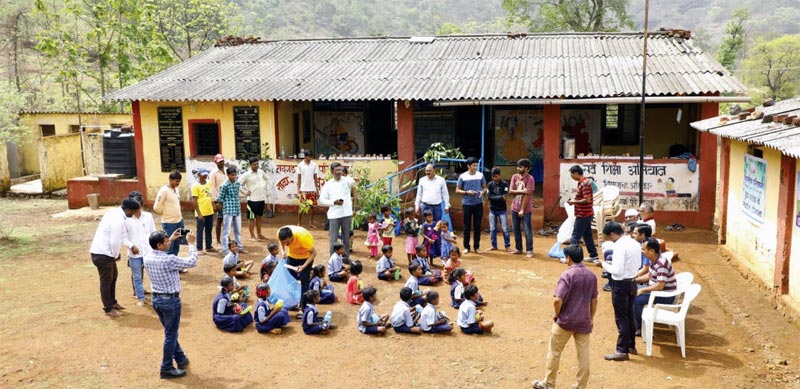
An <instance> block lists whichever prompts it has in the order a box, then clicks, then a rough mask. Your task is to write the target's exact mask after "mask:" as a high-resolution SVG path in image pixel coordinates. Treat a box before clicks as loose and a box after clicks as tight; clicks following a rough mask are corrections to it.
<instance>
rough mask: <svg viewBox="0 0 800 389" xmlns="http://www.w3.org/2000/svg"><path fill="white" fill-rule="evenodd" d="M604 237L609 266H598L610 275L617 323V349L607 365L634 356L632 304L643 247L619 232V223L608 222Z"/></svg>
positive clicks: (634, 324) (634, 326)
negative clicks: (609, 247) (608, 245)
mask: <svg viewBox="0 0 800 389" xmlns="http://www.w3.org/2000/svg"><path fill="white" fill-rule="evenodd" d="M603 235H606V236H608V238H609V239H611V241H612V242H614V254H612V257H611V263H609V262H607V261H599V262H598V263H597V266H600V267H602V268H603V270H605V271H607V272H608V273H609V274H610V275H611V303H612V304H613V305H614V321H615V322H616V323H617V332H618V335H617V349H616V350H615V351H614V352H613V353H611V354H608V355H606V356H605V359H606V360H607V361H627V360H628V354H633V355H636V354H637V352H636V338H635V336H636V335H635V334H636V320H635V319H634V316H633V315H634V313H633V302H634V300H635V299H636V289H637V288H636V273H637V272H638V270H639V267H640V266H641V265H642V246H641V244H639V242H637V241H635V240H634V239H633V238H631V237H630V236H629V235H627V234H625V232H623V231H622V226H621V225H619V223H617V222H614V221H611V222H608V223H606V225H605V226H604V227H603Z"/></svg>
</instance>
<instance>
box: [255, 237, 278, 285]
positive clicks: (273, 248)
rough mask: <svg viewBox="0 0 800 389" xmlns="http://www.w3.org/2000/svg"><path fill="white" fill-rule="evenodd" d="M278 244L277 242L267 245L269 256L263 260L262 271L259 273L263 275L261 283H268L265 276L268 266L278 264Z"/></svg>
mask: <svg viewBox="0 0 800 389" xmlns="http://www.w3.org/2000/svg"><path fill="white" fill-rule="evenodd" d="M278 253H279V250H278V244H277V243H275V242H269V244H268V245H267V256H266V257H264V259H263V260H261V270H260V271H259V273H260V275H261V282H267V281H265V280H264V274H265V273H266V270H267V265H268V264H269V263H274V264H275V265H277V264H278Z"/></svg>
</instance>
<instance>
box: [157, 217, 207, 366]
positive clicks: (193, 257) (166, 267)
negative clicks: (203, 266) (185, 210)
mask: <svg viewBox="0 0 800 389" xmlns="http://www.w3.org/2000/svg"><path fill="white" fill-rule="evenodd" d="M182 231H184V232H186V230H181V229H178V230H175V232H173V233H172V235H170V236H167V234H166V233H165V232H163V231H156V232H154V233H152V234H150V242H149V243H150V247H151V248H152V249H153V253H152V254H151V255H148V256H146V257H145V259H144V267H145V270H147V276H148V278H150V289H151V290H152V293H153V294H152V297H153V299H152V303H153V309H154V310H155V311H156V313H157V314H158V320H159V321H161V325H162V326H164V347H163V357H162V360H161V373H160V375H161V378H162V379H167V378H178V377H183V376H185V375H186V366H187V365H188V364H189V358H186V354H185V353H184V352H183V349H182V348H181V345H180V343H178V329H179V327H180V324H181V298H180V293H181V278H180V274H179V273H180V271H181V270H186V269H188V268H190V267H195V266H197V247H195V237H194V234H192V233H191V232H187V233H186V237H185V240H186V241H187V243H188V244H189V256H188V257H186V258H182V257H179V256H177V255H175V254H170V253H169V252H168V250H169V248H170V247H171V245H172V244H175V243H178V244H179V242H180V241H182V240H184V239H182V238H181V233H182ZM173 360H174V361H175V362H176V363H177V364H178V368H177V369H176V368H175V366H174V365H173V364H172V361H173Z"/></svg>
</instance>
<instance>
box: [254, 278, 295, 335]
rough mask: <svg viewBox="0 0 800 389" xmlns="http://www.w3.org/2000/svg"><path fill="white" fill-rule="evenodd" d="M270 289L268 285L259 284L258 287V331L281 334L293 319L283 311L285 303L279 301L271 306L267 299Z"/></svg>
mask: <svg viewBox="0 0 800 389" xmlns="http://www.w3.org/2000/svg"><path fill="white" fill-rule="evenodd" d="M269 295H270V289H269V285H267V284H266V283H264V284H259V285H258V286H257V287H256V296H257V297H258V303H256V315H255V316H256V317H255V321H256V330H257V331H258V332H259V333H262V334H263V333H267V332H269V333H270V334H275V335H277V334H280V333H281V331H282V330H281V328H283V327H286V326H287V325H289V322H290V321H291V318H289V312H287V311H286V310H285V309H283V301H281V300H278V303H276V304H275V305H271V304H270V303H269V301H267V298H269Z"/></svg>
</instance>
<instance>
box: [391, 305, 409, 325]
mask: <svg viewBox="0 0 800 389" xmlns="http://www.w3.org/2000/svg"><path fill="white" fill-rule="evenodd" d="M389 321H390V322H391V323H392V327H400V326H402V325H403V324H405V325H407V326H409V327H413V326H414V319H412V318H411V307H409V306H408V303H407V302H405V301H398V302H396V303H395V304H394V308H392V314H391V315H389Z"/></svg>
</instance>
